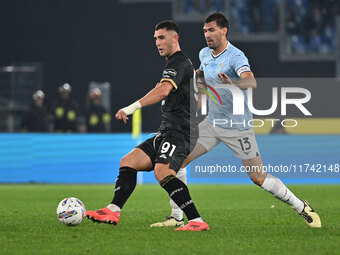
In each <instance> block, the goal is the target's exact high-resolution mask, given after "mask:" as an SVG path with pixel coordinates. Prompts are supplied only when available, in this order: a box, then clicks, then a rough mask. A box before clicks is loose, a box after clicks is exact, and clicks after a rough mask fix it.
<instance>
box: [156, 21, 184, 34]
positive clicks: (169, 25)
mask: <svg viewBox="0 0 340 255" xmlns="http://www.w3.org/2000/svg"><path fill="white" fill-rule="evenodd" d="M163 28H165V29H166V30H167V31H168V30H171V31H175V32H176V33H177V34H179V27H178V25H177V23H176V22H175V21H172V20H164V21H162V22H160V23H158V24H157V25H156V26H155V31H157V30H159V29H163Z"/></svg>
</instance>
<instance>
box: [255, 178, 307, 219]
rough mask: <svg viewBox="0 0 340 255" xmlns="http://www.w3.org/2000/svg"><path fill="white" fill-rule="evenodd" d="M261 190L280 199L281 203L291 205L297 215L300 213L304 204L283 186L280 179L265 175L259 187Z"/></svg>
mask: <svg viewBox="0 0 340 255" xmlns="http://www.w3.org/2000/svg"><path fill="white" fill-rule="evenodd" d="M261 188H262V189H264V190H265V191H268V192H270V193H271V194H273V195H274V196H275V197H276V198H278V199H280V200H281V201H283V202H285V203H287V204H289V205H291V206H292V207H293V209H294V210H295V211H297V213H301V212H302V210H303V208H304V204H303V202H302V201H301V200H300V199H298V198H297V197H296V196H295V195H294V194H293V193H292V192H291V191H290V190H289V189H288V188H287V187H286V185H284V184H283V182H282V181H280V179H278V178H276V177H275V176H273V175H271V174H267V177H266V179H264V182H263V184H262V186H261Z"/></svg>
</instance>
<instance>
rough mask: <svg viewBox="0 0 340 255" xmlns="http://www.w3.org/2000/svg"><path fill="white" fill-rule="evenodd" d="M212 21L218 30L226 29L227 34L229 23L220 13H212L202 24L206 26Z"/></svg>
mask: <svg viewBox="0 0 340 255" xmlns="http://www.w3.org/2000/svg"><path fill="white" fill-rule="evenodd" d="M212 21H216V25H217V26H218V27H219V28H224V27H226V28H227V29H228V32H229V21H228V19H227V18H226V17H225V16H224V14H223V13H222V12H214V13H212V14H210V15H209V16H208V17H206V18H205V20H204V23H205V24H206V23H210V22H212ZM228 32H227V33H228Z"/></svg>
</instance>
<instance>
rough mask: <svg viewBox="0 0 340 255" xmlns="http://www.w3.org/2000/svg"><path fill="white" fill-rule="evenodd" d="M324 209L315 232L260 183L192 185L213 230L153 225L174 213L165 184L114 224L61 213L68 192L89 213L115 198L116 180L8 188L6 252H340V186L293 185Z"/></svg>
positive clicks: (1, 249) (139, 198)
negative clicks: (74, 219)
mask: <svg viewBox="0 0 340 255" xmlns="http://www.w3.org/2000/svg"><path fill="white" fill-rule="evenodd" d="M289 187H290V188H291V190H292V191H293V192H294V193H295V194H296V195H298V196H299V197H301V198H304V199H307V200H308V201H309V202H310V203H311V204H312V206H313V207H314V209H315V210H316V211H317V212H318V213H319V215H320V217H321V221H322V224H323V227H322V228H321V229H311V228H309V227H308V226H307V224H305V222H304V221H303V220H302V218H300V217H299V216H298V215H297V213H295V212H294V211H293V210H292V209H291V208H290V207H289V206H287V205H285V204H283V203H282V202H280V201H279V200H277V199H275V198H273V197H272V196H271V195H270V194H268V193H266V192H264V191H262V190H261V189H260V188H258V187H256V186H255V185H253V186H252V185H190V186H189V189H190V191H191V195H192V197H193V199H194V201H195V203H196V206H197V207H198V209H199V211H200V213H201V215H202V217H203V218H204V219H205V220H206V221H207V222H208V224H209V226H210V231H206V232H195V233H194V232H176V231H173V229H172V228H150V227H149V225H150V224H151V223H153V222H156V221H158V220H161V219H163V218H164V217H165V215H169V213H170V207H169V201H168V196H167V194H166V192H165V191H164V190H162V189H161V188H160V187H159V186H157V185H143V186H137V188H136V190H135V192H134V193H133V194H132V196H131V198H130V200H129V201H128V202H127V204H126V205H125V207H124V210H123V212H122V214H121V219H120V223H119V224H118V225H117V226H116V227H114V226H111V225H106V224H98V223H93V222H92V221H90V220H87V219H85V220H84V221H83V222H82V223H81V224H80V225H78V226H75V227H67V226H64V225H63V224H61V223H60V222H59V221H58V219H57V216H56V207H57V205H58V203H59V201H60V200H61V199H63V198H64V197H69V196H75V197H78V198H79V199H81V200H82V201H83V202H84V203H85V206H86V208H87V209H88V210H94V209H99V208H102V207H104V206H106V205H107V204H108V202H110V200H111V198H112V194H113V186H112V185H29V184H27V185H0V202H1V206H0V216H1V218H0V254H280V255H282V254H340V185H291V186H289Z"/></svg>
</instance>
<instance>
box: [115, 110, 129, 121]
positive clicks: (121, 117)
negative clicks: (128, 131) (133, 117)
mask: <svg viewBox="0 0 340 255" xmlns="http://www.w3.org/2000/svg"><path fill="white" fill-rule="evenodd" d="M116 119H117V120H123V121H124V123H125V124H126V121H127V120H128V119H129V118H128V117H127V115H126V113H125V112H124V111H123V110H122V109H120V110H119V111H118V112H117V113H116Z"/></svg>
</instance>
